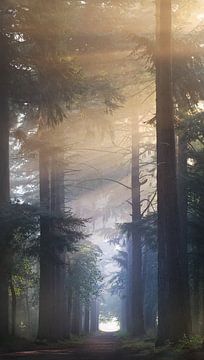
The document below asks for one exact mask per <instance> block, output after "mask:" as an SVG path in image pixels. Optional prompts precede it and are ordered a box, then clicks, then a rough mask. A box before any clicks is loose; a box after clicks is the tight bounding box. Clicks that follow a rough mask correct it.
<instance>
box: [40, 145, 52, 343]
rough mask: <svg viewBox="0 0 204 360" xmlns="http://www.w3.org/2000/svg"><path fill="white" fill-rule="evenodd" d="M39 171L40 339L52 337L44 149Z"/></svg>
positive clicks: (46, 159)
mask: <svg viewBox="0 0 204 360" xmlns="http://www.w3.org/2000/svg"><path fill="white" fill-rule="evenodd" d="M39 172H40V207H41V217H40V232H41V237H40V294H39V330H38V337H39V338H40V339H49V338H51V337H52V327H53V310H54V309H53V271H52V268H53V266H52V265H53V258H52V254H51V249H50V244H49V240H50V219H49V214H50V180H49V155H48V151H46V150H45V149H42V148H41V149H40V151H39Z"/></svg>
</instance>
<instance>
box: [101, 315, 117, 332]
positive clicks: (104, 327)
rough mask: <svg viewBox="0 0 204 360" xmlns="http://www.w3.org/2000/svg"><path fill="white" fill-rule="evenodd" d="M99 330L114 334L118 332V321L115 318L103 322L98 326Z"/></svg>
mask: <svg viewBox="0 0 204 360" xmlns="http://www.w3.org/2000/svg"><path fill="white" fill-rule="evenodd" d="M99 330H100V331H103V332H115V331H119V330H120V324H119V321H118V320H117V319H116V318H113V319H112V320H110V321H106V322H103V321H101V322H100V324H99Z"/></svg>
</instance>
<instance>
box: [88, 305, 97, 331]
mask: <svg viewBox="0 0 204 360" xmlns="http://www.w3.org/2000/svg"><path fill="white" fill-rule="evenodd" d="M90 331H91V333H92V334H95V333H96V332H97V331H98V309H97V300H96V299H93V300H92V302H91V325H90Z"/></svg>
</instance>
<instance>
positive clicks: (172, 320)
mask: <svg viewBox="0 0 204 360" xmlns="http://www.w3.org/2000/svg"><path fill="white" fill-rule="evenodd" d="M156 10H157V59H156V96H157V101H156V104H157V113H156V118H157V124H156V130H157V193H158V342H157V343H158V344H159V343H163V342H165V341H166V340H171V341H177V340H178V339H180V338H182V337H183V336H184V334H187V333H188V329H187V328H186V320H185V314H184V308H183V304H184V287H183V283H182V271H181V249H180V244H181V237H180V224H179V209H178V198H177V181H176V155H175V132H174V115H173V100H172V51H171V12H172V9H171V0H166V1H165V2H164V1H162V0H157V1H156Z"/></svg>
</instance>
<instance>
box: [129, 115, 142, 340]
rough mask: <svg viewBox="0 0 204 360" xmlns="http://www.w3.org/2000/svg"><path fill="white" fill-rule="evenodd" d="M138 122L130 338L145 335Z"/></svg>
mask: <svg viewBox="0 0 204 360" xmlns="http://www.w3.org/2000/svg"><path fill="white" fill-rule="evenodd" d="M139 171H140V168H139V120H138V119H136V121H135V122H133V121H132V226H133V230H132V282H131V285H132V296H131V297H132V298H131V309H132V326H131V335H132V336H142V335H144V333H145V329H144V315H143V280H142V243H141V233H140V228H139V221H140V219H141V213H140V176H139Z"/></svg>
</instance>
